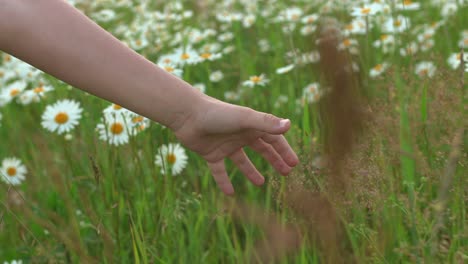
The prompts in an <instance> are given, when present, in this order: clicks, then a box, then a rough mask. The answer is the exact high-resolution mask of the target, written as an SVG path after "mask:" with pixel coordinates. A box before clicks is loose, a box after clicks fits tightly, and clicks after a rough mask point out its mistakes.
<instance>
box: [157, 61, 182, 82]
mask: <svg viewBox="0 0 468 264" xmlns="http://www.w3.org/2000/svg"><path fill="white" fill-rule="evenodd" d="M157 65H158V66H159V68H161V69H163V70H165V71H167V72H168V73H170V74H172V75H175V76H177V77H179V78H180V77H182V74H183V70H181V69H178V68H177V66H176V65H175V64H172V63H160V64H157Z"/></svg>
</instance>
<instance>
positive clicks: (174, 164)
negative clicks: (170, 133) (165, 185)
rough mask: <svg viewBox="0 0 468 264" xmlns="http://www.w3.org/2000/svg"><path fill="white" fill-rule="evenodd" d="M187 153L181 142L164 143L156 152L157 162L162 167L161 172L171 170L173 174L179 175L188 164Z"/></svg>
mask: <svg viewBox="0 0 468 264" xmlns="http://www.w3.org/2000/svg"><path fill="white" fill-rule="evenodd" d="M187 159H188V157H187V154H185V149H184V148H183V147H182V146H181V145H180V144H174V143H169V144H167V145H162V146H161V147H160V148H159V149H158V153H157V154H156V160H155V164H156V165H158V166H159V167H161V173H162V174H165V173H166V171H169V172H170V174H171V175H172V176H175V175H178V174H180V173H181V172H182V170H183V169H184V168H185V167H186V166H187Z"/></svg>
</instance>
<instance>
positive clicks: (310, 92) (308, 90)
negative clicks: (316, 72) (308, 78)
mask: <svg viewBox="0 0 468 264" xmlns="http://www.w3.org/2000/svg"><path fill="white" fill-rule="evenodd" d="M321 97H322V91H321V90H320V85H319V84H318V83H311V84H309V85H307V86H306V87H305V88H304V90H303V92H302V98H303V99H305V100H307V102H309V103H315V102H317V101H318V100H320V98H321Z"/></svg>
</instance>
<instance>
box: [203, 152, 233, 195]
mask: <svg viewBox="0 0 468 264" xmlns="http://www.w3.org/2000/svg"><path fill="white" fill-rule="evenodd" d="M208 167H209V168H210V170H211V174H212V175H213V178H214V179H215V181H216V183H217V184H218V187H219V188H220V189H221V191H222V192H223V193H225V194H226V195H233V194H234V187H232V183H231V181H230V180H229V177H228V175H227V172H226V167H225V166H224V160H220V161H217V162H208Z"/></svg>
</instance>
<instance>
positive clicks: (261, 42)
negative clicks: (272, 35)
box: [258, 39, 271, 53]
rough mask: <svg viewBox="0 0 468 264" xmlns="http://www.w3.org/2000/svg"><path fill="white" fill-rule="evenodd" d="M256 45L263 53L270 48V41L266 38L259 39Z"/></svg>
mask: <svg viewBox="0 0 468 264" xmlns="http://www.w3.org/2000/svg"><path fill="white" fill-rule="evenodd" d="M258 46H259V48H260V52H262V53H265V52H268V51H270V50H271V45H270V42H268V40H266V39H261V40H259V41H258Z"/></svg>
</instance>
